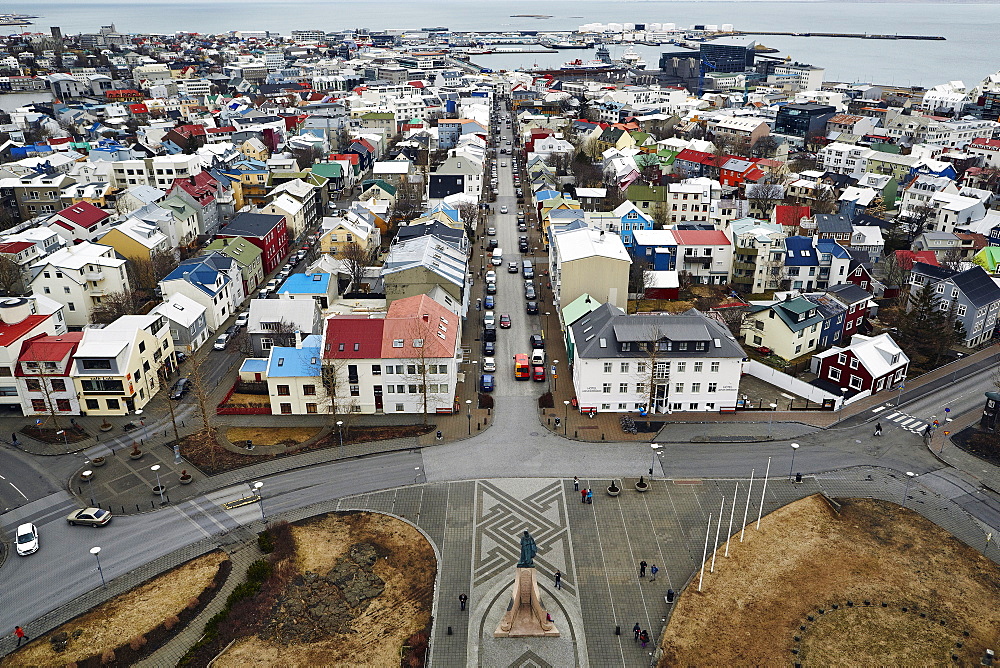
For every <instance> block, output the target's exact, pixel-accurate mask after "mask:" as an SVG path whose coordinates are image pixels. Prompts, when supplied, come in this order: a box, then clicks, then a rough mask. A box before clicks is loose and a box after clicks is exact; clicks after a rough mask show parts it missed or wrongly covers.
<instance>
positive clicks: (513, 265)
mask: <svg viewBox="0 0 1000 668" xmlns="http://www.w3.org/2000/svg"><path fill="white" fill-rule="evenodd" d="M507 273H508V274H516V273H517V262H508V263H507Z"/></svg>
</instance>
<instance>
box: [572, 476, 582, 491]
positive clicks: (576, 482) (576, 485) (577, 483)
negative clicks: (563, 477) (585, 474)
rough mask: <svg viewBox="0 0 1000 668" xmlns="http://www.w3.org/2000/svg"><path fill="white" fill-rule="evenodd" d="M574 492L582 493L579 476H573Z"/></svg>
mask: <svg viewBox="0 0 1000 668" xmlns="http://www.w3.org/2000/svg"><path fill="white" fill-rule="evenodd" d="M573 491H574V492H579V491H580V478H578V477H577V476H573Z"/></svg>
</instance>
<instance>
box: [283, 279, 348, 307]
mask: <svg viewBox="0 0 1000 668" xmlns="http://www.w3.org/2000/svg"><path fill="white" fill-rule="evenodd" d="M330 277H331V274H319V273H317V274H292V275H291V276H289V277H288V278H286V279H285V282H284V283H283V284H282V285H281V287H280V288H279V289H278V297H279V298H281V299H315V300H316V303H317V304H319V307H320V308H321V309H325V308H328V307H329V306H330V302H331V301H332V300H333V298H334V297H335V296H336V287H337V283H336V281H331V280H330Z"/></svg>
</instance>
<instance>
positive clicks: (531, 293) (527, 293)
mask: <svg viewBox="0 0 1000 668" xmlns="http://www.w3.org/2000/svg"><path fill="white" fill-rule="evenodd" d="M537 297H538V295H537V294H535V286H534V285H526V286H524V298H525V299H536V298H537Z"/></svg>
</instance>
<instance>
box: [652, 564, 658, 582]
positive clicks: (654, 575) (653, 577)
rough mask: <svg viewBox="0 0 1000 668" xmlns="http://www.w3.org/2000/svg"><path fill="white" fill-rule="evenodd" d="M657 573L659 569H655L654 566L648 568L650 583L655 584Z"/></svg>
mask: <svg viewBox="0 0 1000 668" xmlns="http://www.w3.org/2000/svg"><path fill="white" fill-rule="evenodd" d="M659 572H660V569H659V568H657V567H656V564H653V565H652V566H650V567H649V581H650V582H656V574H657V573H659Z"/></svg>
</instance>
